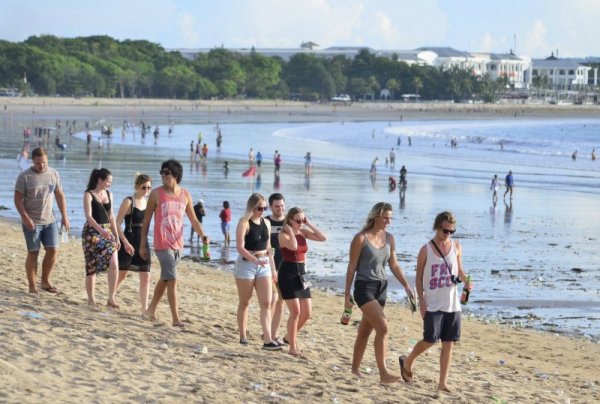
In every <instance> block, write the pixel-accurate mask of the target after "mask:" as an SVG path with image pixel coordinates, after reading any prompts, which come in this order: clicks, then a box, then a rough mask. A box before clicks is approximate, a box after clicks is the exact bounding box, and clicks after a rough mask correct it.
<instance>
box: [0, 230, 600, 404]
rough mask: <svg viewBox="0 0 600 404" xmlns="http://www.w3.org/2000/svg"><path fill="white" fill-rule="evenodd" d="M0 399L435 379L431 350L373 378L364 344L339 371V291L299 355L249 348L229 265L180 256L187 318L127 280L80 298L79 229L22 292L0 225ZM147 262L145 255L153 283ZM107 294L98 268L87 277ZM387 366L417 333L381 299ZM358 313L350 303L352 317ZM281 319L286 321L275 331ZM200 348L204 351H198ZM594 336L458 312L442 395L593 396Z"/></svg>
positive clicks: (308, 390)
mask: <svg viewBox="0 0 600 404" xmlns="http://www.w3.org/2000/svg"><path fill="white" fill-rule="evenodd" d="M0 234H2V236H0V238H1V241H2V242H1V243H0V244H1V246H2V247H0V248H1V250H2V253H1V254H2V257H3V258H4V264H3V265H2V269H1V270H0V272H1V275H2V279H3V288H2V291H1V292H0V299H1V301H2V304H1V305H0V333H1V334H2V338H1V339H0V351H1V352H2V353H3V355H2V358H1V359H0V372H1V376H2V382H0V385H1V386H2V388H1V389H0V401H3V402H11V403H16V402H41V401H42V400H44V401H45V400H50V401H53V402H61V401H62V402H69V401H74V400H78V401H83V402H125V401H140V402H141V401H144V402H146V401H152V402H181V401H182V400H186V401H193V402H282V401H288V402H306V401H309V400H318V401H326V402H340V403H341V402H378V403H379V402H429V401H431V400H432V399H434V392H435V386H436V383H437V369H438V356H439V355H438V352H439V350H438V348H437V347H434V348H432V349H431V350H430V352H429V353H428V354H427V355H425V356H423V357H422V359H420V361H418V362H417V363H416V367H415V379H416V382H415V384H414V385H413V386H408V385H406V384H404V383H398V384H395V385H392V386H385V387H384V386H381V385H380V384H379V383H378V380H379V378H378V375H377V370H376V369H377V368H376V365H375V360H374V354H373V350H372V349H368V350H367V353H366V355H365V359H364V362H363V366H364V367H365V373H369V372H370V374H368V375H367V377H365V378H364V379H363V380H358V379H356V378H355V377H353V376H352V375H351V374H350V372H349V367H350V360H351V355H352V346H353V343H354V337H355V334H356V325H355V324H353V322H351V324H350V325H349V326H342V325H340V323H339V316H340V313H341V309H342V304H343V303H342V302H343V300H342V297H341V296H335V295H333V294H331V293H327V292H324V291H315V292H314V297H313V306H314V313H313V318H312V319H311V320H310V322H309V324H308V326H307V327H306V329H305V330H303V331H302V332H301V333H300V336H299V341H300V343H301V346H302V348H303V350H304V351H305V352H306V354H307V358H306V359H297V358H295V357H292V356H290V355H287V354H286V353H285V351H283V352H266V351H263V350H261V349H259V348H260V327H259V323H258V306H257V303H256V301H255V300H254V301H253V304H252V307H251V312H250V313H251V317H250V321H249V328H250V335H249V338H250V344H249V345H248V346H241V345H240V344H239V343H238V341H237V338H238V334H237V330H236V328H237V326H236V317H235V312H236V308H237V298H236V290H235V284H234V281H233V277H232V274H231V273H229V272H224V271H219V270H215V269H212V268H208V267H203V266H201V265H199V264H197V263H194V262H192V261H189V260H186V261H184V262H183V264H182V265H181V267H180V281H181V283H180V287H179V291H180V312H181V315H182V318H183V319H184V321H186V322H187V323H188V327H187V330H185V331H183V332H182V331H179V330H177V329H174V328H173V327H171V326H170V321H169V320H170V315H169V313H168V305H167V304H166V302H165V303H163V304H161V305H160V306H159V321H158V322H156V323H153V322H150V321H147V320H143V319H142V318H141V317H140V316H139V314H138V297H137V283H138V282H137V279H136V277H135V276H133V277H130V278H129V279H127V280H126V281H125V283H124V285H123V287H122V289H121V290H120V291H119V299H120V301H121V307H122V308H121V310H109V309H106V308H104V307H101V308H99V309H98V310H93V309H90V308H88V306H87V304H86V295H85V289H84V276H83V262H84V260H83V254H82V250H81V246H80V243H79V241H75V240H74V241H71V242H69V243H68V244H63V245H62V246H61V249H60V253H59V259H58V263H57V265H56V267H55V269H54V273H53V281H54V283H55V284H56V286H58V287H59V288H60V289H61V291H62V293H61V294H59V295H53V294H50V293H46V292H42V293H41V294H39V295H30V294H29V293H27V287H26V281H25V274H24V268H23V265H24V261H25V255H26V252H25V247H24V242H23V236H22V232H21V229H20V226H19V225H18V224H17V223H14V222H8V221H6V220H4V221H2V222H1V223H0ZM156 268H158V263H157V262H156V260H155V259H154V261H153V274H152V279H153V281H156V279H157V270H156ZM98 286H99V287H98V292H97V293H98V297H99V301H102V300H103V299H104V297H105V296H106V278H105V277H104V276H101V277H100V278H99V280H98ZM386 313H387V316H388V319H389V324H390V337H389V355H388V366H389V367H390V368H391V369H392V370H394V371H395V372H396V373H398V370H399V369H398V356H399V355H400V354H404V353H406V352H408V351H409V350H410V349H411V347H412V345H413V344H414V343H415V342H416V341H417V340H419V339H420V336H421V320H420V318H419V317H418V316H417V315H411V313H410V312H409V310H408V309H407V308H406V307H404V306H399V305H389V306H388V307H387V308H386ZM357 318H358V313H355V315H354V317H353V320H356V319H357ZM282 331H283V330H282ZM204 348H205V349H204ZM599 357H600V346H599V345H598V344H595V343H592V342H589V341H585V340H578V339H573V338H569V337H565V336H559V335H552V334H547V333H539V332H535V331H532V330H518V329H512V328H509V327H506V326H499V325H495V324H483V323H481V322H478V321H476V320H469V319H465V321H464V322H463V337H462V341H461V342H460V343H458V344H457V346H456V347H455V351H454V357H453V365H452V368H451V371H450V378H449V380H450V386H451V387H452V388H453V392H452V393H450V394H446V395H444V396H442V397H441V398H440V399H441V400H443V401H451V402H473V403H476V402H498V403H499V402H557V403H568V402H571V403H576V402H579V403H590V402H598V401H599V400H600V371H599V370H598V366H597V359H598V358H599Z"/></svg>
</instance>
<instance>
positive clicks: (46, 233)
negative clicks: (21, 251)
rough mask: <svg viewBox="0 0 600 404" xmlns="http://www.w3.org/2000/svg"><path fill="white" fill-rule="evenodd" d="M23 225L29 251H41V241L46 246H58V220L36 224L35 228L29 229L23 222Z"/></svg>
mask: <svg viewBox="0 0 600 404" xmlns="http://www.w3.org/2000/svg"><path fill="white" fill-rule="evenodd" d="M21 226H22V228H23V234H25V242H26V243H27V251H28V252H34V251H39V250H40V243H41V244H43V245H44V248H58V242H59V238H58V224H57V223H56V222H54V223H50V224H36V225H35V228H34V229H33V230H29V229H28V228H26V227H25V225H23V224H22V225H21Z"/></svg>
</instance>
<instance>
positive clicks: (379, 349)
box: [344, 202, 412, 383]
mask: <svg viewBox="0 0 600 404" xmlns="http://www.w3.org/2000/svg"><path fill="white" fill-rule="evenodd" d="M391 221H392V205H390V204H389V203H385V202H379V203H376V204H375V205H374V206H373V208H371V211H370V212H369V215H368V216H367V222H366V223H365V225H364V226H363V228H362V230H361V231H360V232H359V233H358V234H357V235H355V236H354V238H353V239H352V244H351V245H350V261H349V262H348V271H347V273H346V290H345V293H344V296H345V303H344V308H346V309H349V308H352V302H351V299H350V287H351V285H352V281H353V280H354V279H355V278H356V280H355V283H354V300H355V301H356V304H358V307H359V308H360V309H361V311H362V318H361V320H360V324H359V326H358V334H357V335H356V341H355V343H354V353H353V355H352V373H353V374H354V375H356V376H357V377H359V378H362V377H363V376H362V374H361V372H360V363H361V361H362V358H363V355H364V353H365V349H366V348H367V343H368V342H369V336H370V335H371V332H372V331H373V329H374V330H375V359H376V360H377V367H378V369H379V377H380V382H381V383H394V382H397V381H399V380H401V378H400V376H396V375H393V374H391V373H389V372H388V370H387V367H386V365H385V356H386V342H387V333H388V324H387V319H386V318H385V315H384V314H383V307H384V306H385V299H386V293H387V274H386V271H385V265H386V264H387V265H389V267H390V269H391V270H392V273H393V274H394V276H395V277H396V278H397V279H398V280H399V281H400V283H401V284H402V286H404V290H405V291H406V294H407V295H412V291H411V288H410V285H409V283H408V281H407V280H406V278H405V277H404V273H403V272H402V269H401V268H400V265H399V264H398V261H397V260H396V244H395V241H394V236H392V235H391V234H390V233H388V232H387V227H388V225H389V224H390V223H391Z"/></svg>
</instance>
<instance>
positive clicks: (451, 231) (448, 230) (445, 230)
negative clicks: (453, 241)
mask: <svg viewBox="0 0 600 404" xmlns="http://www.w3.org/2000/svg"><path fill="white" fill-rule="evenodd" d="M442 231H443V232H444V234H454V233H456V229H454V230H450V229H442Z"/></svg>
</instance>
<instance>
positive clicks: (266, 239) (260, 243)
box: [234, 193, 282, 351]
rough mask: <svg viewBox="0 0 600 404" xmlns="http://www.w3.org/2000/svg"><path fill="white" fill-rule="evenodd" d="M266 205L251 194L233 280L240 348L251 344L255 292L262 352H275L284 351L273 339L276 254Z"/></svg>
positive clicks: (238, 241)
mask: <svg viewBox="0 0 600 404" xmlns="http://www.w3.org/2000/svg"><path fill="white" fill-rule="evenodd" d="M266 210H267V201H266V200H265V198H264V197H263V196H262V195H261V194H258V193H255V194H252V195H251V196H250V198H249V199H248V202H247V203H246V213H245V214H244V215H243V216H242V217H241V218H240V221H239V222H238V225H237V228H236V232H235V234H236V240H235V242H236V248H237V251H238V254H239V257H238V259H237V261H236V263H235V269H234V277H235V283H236V286H237V290H238V297H239V304H238V310H237V321H238V327H239V331H240V344H243V345H246V344H248V339H247V338H246V331H247V326H248V307H249V305H250V299H251V298H252V292H253V291H254V289H256V295H257V296H258V303H259V304H260V323H261V326H262V330H263V349H266V350H270V351H275V350H280V349H281V348H282V347H281V345H279V344H278V343H277V342H275V341H273V339H272V338H271V298H272V296H271V294H272V288H273V281H275V282H276V281H277V272H275V263H274V261H273V254H271V241H270V234H271V225H270V223H269V222H268V221H266V220H265V219H264V218H263V217H262V216H263V212H265V211H266Z"/></svg>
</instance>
